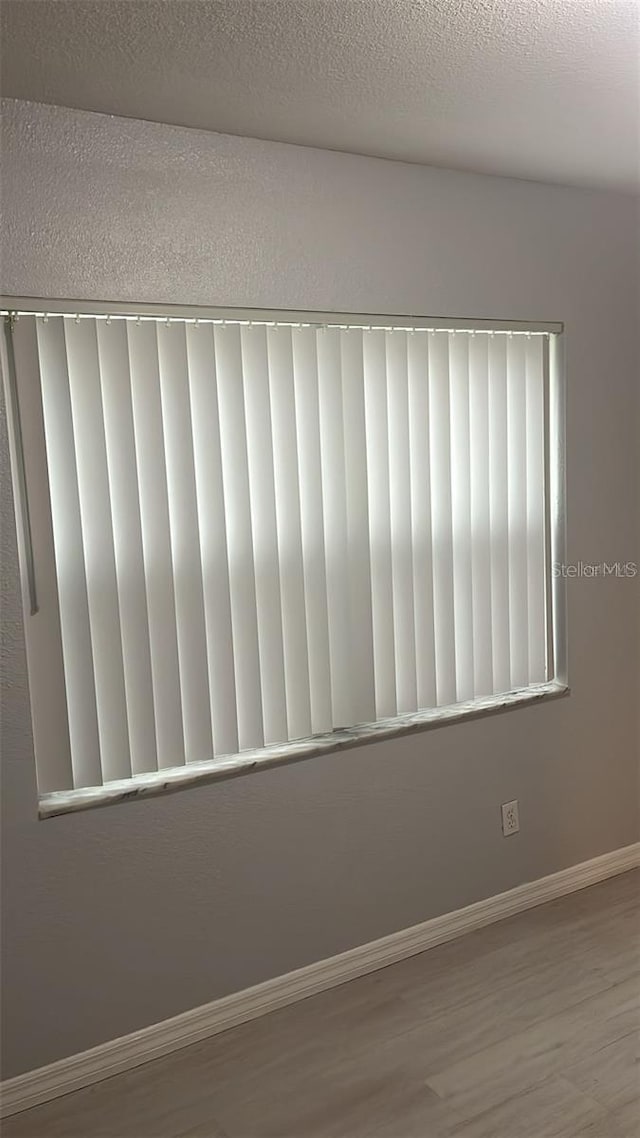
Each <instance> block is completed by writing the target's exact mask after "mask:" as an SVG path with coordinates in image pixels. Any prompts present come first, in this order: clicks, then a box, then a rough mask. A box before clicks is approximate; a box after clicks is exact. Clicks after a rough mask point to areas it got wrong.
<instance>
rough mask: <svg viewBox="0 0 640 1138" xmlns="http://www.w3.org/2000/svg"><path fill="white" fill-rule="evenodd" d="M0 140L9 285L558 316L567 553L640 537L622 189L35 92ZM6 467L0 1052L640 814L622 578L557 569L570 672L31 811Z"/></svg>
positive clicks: (25, 1060)
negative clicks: (368, 153) (474, 710)
mask: <svg viewBox="0 0 640 1138" xmlns="http://www.w3.org/2000/svg"><path fill="white" fill-rule="evenodd" d="M2 158H3V186H2V189H3V199H4V201H3V204H4V211H5V237H4V245H3V249H2V287H3V289H4V290H5V291H8V292H13V293H21V294H32V295H42V296H51V297H64V296H69V297H81V298H86V299H90V298H103V299H128V300H140V301H143V300H146V301H178V302H184V303H203V304H231V305H233V304H238V305H258V306H260V305H263V306H274V307H279V306H282V307H287V306H290V307H301V308H311V309H313V308H318V309H330V308H335V309H343V310H362V311H365V312H366V311H367V310H369V311H374V312H376V311H377V312H389V313H394V312H395V313H426V314H433V315H449V316H452V315H459V316H478V317H483V316H489V317H490V316H497V317H505V318H540V319H552V320H564V321H566V329H567V344H568V360H569V416H568V423H569V427H568V432H569V437H568V479H569V519H570V534H569V548H570V555H571V557H572V558H574V559H577V558H582V559H583V560H585V561H600V560H601V559H603V558H608V559H616V558H620V559H621V560H625V559H628V558H635V559H637V560H639V561H640V557H639V556H638V541H637V536H638V535H637V532H634V531H635V529H636V526H635V521H634V519H635V518H636V517H637V513H636V494H637V485H638V470H637V463H638V446H637V443H638V439H637V422H638V420H637V417H636V383H637V359H636V358H635V344H634V340H633V335H634V333H633V328H634V324H635V319H636V313H637V277H636V262H635V257H636V254H635V249H634V232H635V231H634V221H635V209H636V206H635V204H634V202H633V200H632V199H631V198H626V197H624V196H622V195H620V196H616V195H615V194H607V193H597V192H591V191H585V190H573V189H562V188H558V187H551V186H545V185H538V184H533V183H526V182H519V181H513V180H507V179H500V178H489V177H482V176H475V175H469V174H458V173H450V172H447V171H442V170H434V169H426V168H422V167H419V166H410V165H402V164H399V163H394V162H386V161H381V160H377V159H369V158H361V157H354V156H351V155H345V154H336V153H331V152H323V151H319V150H310V149H303V148H297V147H292V146H285V145H278V144H271V143H266V142H256V141H252V140H247V139H239V138H231V137H225V136H220V135H208V134H204V133H200V132H197V131H192V130H183V129H180V128H169V127H164V126H159V125H155V124H151V123H142V122H135V121H129V120H119V119H114V118H107V117H101V116H96V115H91V114H86V113H79V112H71V111H65V110H61V109H55V108H47V107H37V106H32V105H31V106H30V105H28V104H9V105H8V108H7V115H6V119H5V125H4V136H3V155H2ZM2 474H3V488H4V489H3V499H2V531H3V543H4V547H5V556H4V558H3V562H4V569H3V585H2V589H3V593H2V599H3V618H4V641H3V654H2V666H3V675H4V677H5V678H6V686H5V689H4V692H3V701H4V704H3V713H4V714H3V754H2V764H3V773H4V795H3V808H4V843H5V858H4V868H5V882H4V905H5V918H4V927H3V932H4V938H5V957H4V969H3V979H4V983H5V987H6V994H5V998H4V1004H5V1029H6V1044H5V1066H6V1071H5V1073H6V1074H7V1075H12V1074H15V1073H17V1072H20V1071H24V1070H25V1069H27V1068H31V1067H34V1066H37V1065H39V1064H42V1063H47V1062H49V1061H51V1060H53V1059H56V1058H59V1057H61V1056H63V1055H68V1054H70V1053H72V1052H75V1051H78V1050H80V1049H83V1048H86V1047H90V1046H92V1045H93V1044H96V1043H99V1042H101V1041H102V1040H106V1039H109V1038H111V1037H114V1036H117V1035H120V1034H123V1033H125V1032H129V1031H131V1030H133V1029H135V1028H139V1027H142V1026H144V1025H145V1024H149V1023H151V1022H153V1021H156V1020H160V1019H163V1018H164V1017H166V1016H171V1015H173V1014H175V1013H177V1012H180V1011H183V1010H185V1009H187V1008H190V1007H192V1006H194V1005H197V1004H200V1003H203V1002H205V1001H207V1000H211V999H214V998H215V997H217V996H222V995H224V994H226V993H228V992H232V991H234V990H236V989H240V988H243V987H245V986H246V985H249V984H253V983H256V982H257V981H259V980H263V979H266V978H267V977H271V976H275V975H277V974H279V973H283V972H286V971H288V970H289V969H292V968H297V967H299V966H301V965H303V964H307V963H309V962H311V961H314V960H319V959H321V958H322V957H326V956H328V955H330V954H332V953H336V952H340V951H341V950H343V949H347V948H349V947H351V946H353V945H357V944H360V943H363V942H365V941H368V940H370V939H372V938H374V937H378V936H382V935H383V934H385V933H389V932H392V931H394V930H396V929H400V928H402V927H403V926H407V925H411V924H414V923H416V922H418V921H422V920H424V919H426V918H427V917H430V916H433V915H435V914H437V913H442V912H443V911H446V910H449V909H453V908H456V907H458V906H462V905H466V904H468V903H469V902H471V901H475V900H477V899H479V898H482V897H487V896H489V895H491V894H494V893H497V892H499V891H501V890H504V889H508V888H510V887H511V886H514V885H517V884H518V883H519V882H522V881H526V880H528V879H531V878H536V877H539V876H541V875H543V874H547V873H550V872H552V871H554V870H557V869H560V868H562V867H563V866H567V865H571V864H573V863H575V862H579V861H582V860H584V859H586V858H590V857H594V856H595V855H597V854H600V853H603V852H605V851H607V850H611V849H614V848H616V847H620V846H624V845H626V844H628V843H630V842H633V841H635V840H636V839H637V838H638V836H639V835H638V796H637V776H638V761H637V760H638V717H637V710H636V700H637V696H638V642H637V641H638V622H637V619H635V615H634V614H635V613H636V612H637V600H638V582H637V581H635V582H632V581H628V580H614V579H611V578H610V579H608V580H606V581H597V582H596V581H589V580H583V581H574V582H571V583H570V588H569V609H570V653H571V660H570V663H571V682H572V686H573V694H572V695H571V696H570V698H568V699H566V700H562V701H559V702H555V703H550V704H547V705H545V706H541V707H535V708H527V709H524V710H518V711H514V712H512V713H509V714H504V715H501V716H496V717H494V718H491V719H486V720H484V721H481V722H473V723H469V724H461V725H458V726H453V727H446V728H443V729H442V730H440V731H436V732H429V733H428V734H425V735H422V736H419V735H418V736H412V737H410V738H406V739H403V740H400V741H394V742H391V743H380V744H377V745H375V746H371V747H365V748H362V749H360V750H355V751H350V752H348V753H346V754H339V755H332V756H330V757H326V758H320V759H317V760H312V761H307V762H302V763H299V764H297V765H295V766H290V767H286V768H281V769H279V770H276V771H272V772H266V773H263V774H259V775H251V776H249V777H246V778H243V779H239V780H236V781H233V782H229V783H226V784H221V785H216V786H212V787H204V788H201V789H196V790H192V791H185V792H182V793H180V794H178V795H175V796H173V797H168V798H164V799H163V798H157V799H154V800H150V801H146V802H141V803H131V804H127V805H123V806H119V807H114V808H110V809H107V810H102V811H95V812H89V813H83V814H78V815H69V816H66V817H61V818H55V819H51V820H48V821H45V822H38V821H37V819H36V790H35V779H34V768H33V756H32V744H31V736H30V727H29V706H28V694H27V677H26V672H25V663H24V649H23V639H22V624H21V616H20V610H19V603H18V599H17V597H18V580H17V567H16V557H15V545H14V543H15V533H14V526H13V514H12V506H11V501H10V491H9V485H8V479H7V458H6V447H4V448H3V450H2ZM511 798H519V799H520V805H521V826H522V830H521V833H520V835H519V836H517V837H515V838H512V839H509V840H508V841H505V840H504V839H503V838H502V837H501V834H500V810H499V806H500V803H501V802H503V801H506V800H508V799H511Z"/></svg>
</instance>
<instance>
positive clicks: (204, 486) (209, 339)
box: [186, 324, 238, 755]
mask: <svg viewBox="0 0 640 1138" xmlns="http://www.w3.org/2000/svg"><path fill="white" fill-rule="evenodd" d="M186 336H187V357H188V364H187V366H188V370H189V395H190V400H191V421H192V429H193V457H194V469H195V480H196V500H197V510H198V526H199V532H200V557H201V563H202V592H203V603H204V614H205V631H206V640H207V667H208V675H209V696H210V699H211V723H212V735H213V750H214V754H216V755H230V754H235V752H236V751H237V750H238V711H237V705H236V681H235V668H234V655H233V632H232V627H231V591H230V585H229V561H228V553H227V521H226V517H225V503H224V488H223V484H222V450H221V441H220V416H219V413H218V378H217V375H216V361H215V345H214V338H213V328H212V327H211V325H201V326H199V327H195V326H194V325H192V324H191V325H188V326H187V329H186Z"/></svg>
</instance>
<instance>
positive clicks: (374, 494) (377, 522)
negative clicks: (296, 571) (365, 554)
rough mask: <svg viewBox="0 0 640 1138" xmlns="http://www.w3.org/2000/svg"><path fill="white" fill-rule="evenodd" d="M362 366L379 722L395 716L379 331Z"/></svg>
mask: <svg viewBox="0 0 640 1138" xmlns="http://www.w3.org/2000/svg"><path fill="white" fill-rule="evenodd" d="M363 364H364V396H365V424H366V432H367V453H368V455H369V459H370V461H369V478H368V489H369V503H368V504H369V540H370V557H371V619H372V625H373V662H374V680H375V696H376V713H377V715H378V717H380V718H383V717H385V716H392V715H396V714H397V712H398V702H397V695H396V666H395V662H396V656H395V633H394V625H393V572H392V565H391V505H390V491H389V445H388V438H389V425H388V414H387V372H386V345H385V334H384V332H369V333H367V334H366V335H365V337H364V344H363Z"/></svg>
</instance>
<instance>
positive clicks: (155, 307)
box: [0, 295, 564, 335]
mask: <svg viewBox="0 0 640 1138" xmlns="http://www.w3.org/2000/svg"><path fill="white" fill-rule="evenodd" d="M9 313H14V314H16V315H18V316H19V315H20V314H21V313H24V314H25V315H29V316H43V317H44V316H48V315H51V316H61V315H64V316H72V317H73V316H77V317H78V318H82V317H91V318H92V319H100V318H104V319H107V320H108V319H110V318H112V317H113V318H120V319H133V320H137V319H140V320H145V319H146V320H172V319H174V320H181V321H187V322H189V321H193V322H197V321H200V322H202V323H214V324H215V323H220V324H240V325H254V324H258V325H265V326H280V325H284V326H289V327H291V326H293V327H296V326H301V327H323V326H324V327H328V328H358V329H365V330H366V329H371V330H372V331H373V330H382V331H395V330H396V329H397V330H398V331H404V332H406V331H414V332H419V331H434V332H435V331H438V332H439V331H442V332H488V333H491V332H494V333H511V334H519V333H520V334H521V333H524V334H529V335H550V334H551V335H554V334H555V335H559V334H561V333H562V332H563V331H564V324H563V323H562V322H559V321H549V320H546V321H545V320H492V319H488V318H484V317H483V318H478V319H473V318H471V319H470V318H464V319H463V318H460V317H455V316H454V317H451V316H415V315H401V314H397V315H396V314H389V313H386V314H384V315H381V314H376V313H370V312H317V311H313V310H306V309H279V308H239V307H238V308H230V307H224V308H222V307H215V306H201V305H175V304H138V303H128V302H127V301H107V300H91V301H87V300H76V299H73V298H66V299H59V298H58V299H55V300H54V299H49V298H46V297H28V296H27V297H25V296H8V295H4V296H0V314H9Z"/></svg>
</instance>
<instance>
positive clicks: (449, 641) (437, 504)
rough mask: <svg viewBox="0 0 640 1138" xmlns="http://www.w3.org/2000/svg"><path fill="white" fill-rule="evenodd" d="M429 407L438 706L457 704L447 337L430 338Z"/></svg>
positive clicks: (441, 335)
mask: <svg viewBox="0 0 640 1138" xmlns="http://www.w3.org/2000/svg"><path fill="white" fill-rule="evenodd" d="M429 406H430V409H431V417H430V419H429V449H430V463H431V527H432V534H433V613H434V638H435V648H436V694H437V699H438V705H439V706H440V707H442V706H445V705H446V704H449V703H455V701H456V639H455V622H454V597H453V529H452V515H451V426H450V410H449V338H448V335H447V334H446V333H445V332H434V333H433V334H432V335H429Z"/></svg>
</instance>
